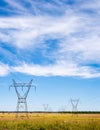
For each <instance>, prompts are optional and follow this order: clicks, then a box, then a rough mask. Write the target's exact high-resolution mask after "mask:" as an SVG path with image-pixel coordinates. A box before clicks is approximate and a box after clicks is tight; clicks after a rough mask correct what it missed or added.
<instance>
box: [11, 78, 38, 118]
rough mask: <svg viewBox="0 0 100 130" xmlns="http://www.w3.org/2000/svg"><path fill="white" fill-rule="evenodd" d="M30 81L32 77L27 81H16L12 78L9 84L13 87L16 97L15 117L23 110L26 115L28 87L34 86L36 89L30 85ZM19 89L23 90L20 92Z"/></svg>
mask: <svg viewBox="0 0 100 130" xmlns="http://www.w3.org/2000/svg"><path fill="white" fill-rule="evenodd" d="M32 82H33V79H32V80H31V81H30V82H29V83H17V82H16V81H15V80H13V85H11V86H10V87H14V88H15V91H16V94H17V97H18V102H17V107H16V110H17V113H16V117H18V115H19V113H21V112H25V116H26V117H28V107H27V101H26V99H27V96H28V93H29V90H30V88H31V87H35V89H36V86H34V85H32ZM20 88H21V89H20ZM24 89H25V90H24ZM21 90H22V91H24V92H23V93H21ZM21 108H23V111H20V109H21Z"/></svg>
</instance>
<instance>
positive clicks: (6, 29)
mask: <svg viewBox="0 0 100 130" xmlns="http://www.w3.org/2000/svg"><path fill="white" fill-rule="evenodd" d="M6 2H7V3H8V4H9V5H10V6H13V8H14V9H16V8H17V12H18V11H19V14H20V15H18V16H13V17H5V18H4V17H2V18H0V42H4V43H5V44H8V45H9V44H12V45H14V46H15V47H16V48H17V50H18V49H23V50H24V51H25V50H27V49H33V50H34V48H35V49H37V47H41V48H44V47H45V48H44V49H47V48H48V45H44V44H46V43H45V39H52V38H56V39H60V40H59V42H58V46H57V47H58V50H57V51H56V52H55V53H54V52H53V54H54V55H52V57H51V58H55V59H56V60H55V62H54V63H53V64H49V65H48V66H43V65H39V64H38V65H37V64H35V63H34V61H32V63H31V64H29V63H26V62H25V63H24V64H22V65H19V66H16V65H15V67H13V66H12V67H11V68H13V71H14V72H22V73H26V74H32V75H38V76H39V75H43V76H49V75H53V76H55V75H57V76H80V77H87V78H88V77H100V73H99V72H98V70H97V69H96V68H95V67H92V66H89V64H92V63H93V64H100V38H99V36H100V18H99V15H98V12H100V9H99V8H98V6H99V5H100V2H97V1H95V0H92V2H90V1H88V2H83V4H82V5H80V4H79V5H80V6H79V7H78V8H76V5H77V4H75V6H73V8H71V5H70V6H68V5H66V4H65V3H64V2H61V1H60V0H58V1H57V0H56V1H55V2H54V3H55V4H52V3H50V2H47V3H46V5H45V4H44V2H42V5H43V9H44V10H42V8H41V9H39V8H38V6H39V7H40V5H41V3H40V2H36V1H32V0H29V1H28V2H29V3H30V4H33V5H32V6H31V7H30V9H31V10H30V12H31V13H32V11H33V13H34V12H35V14H36V15H31V13H30V12H29V11H28V10H27V7H25V5H24V4H23V3H17V2H15V1H11V0H6ZM77 2H78V1H77ZM80 2H81V0H80ZM93 2H95V3H93ZM87 3H88V4H87ZM97 3H98V4H97ZM59 5H61V10H62V12H59V8H60V7H59ZM51 7H52V9H53V11H55V10H57V11H58V13H60V15H54V14H52V15H51V14H50V13H46V14H45V11H47V12H49V11H51V10H50V8H51ZM86 9H91V10H93V11H94V12H95V14H93V15H92V13H91V12H86V11H85V12H84V10H86ZM81 10H82V11H81ZM41 11H43V13H41ZM22 12H25V13H24V15H23V16H22ZM61 13H62V15H61ZM44 14H45V15H44ZM93 16H94V17H93ZM46 47H47V48H46ZM52 50H53V48H52ZM50 56H51V55H50ZM20 62H21V61H19V63H20ZM0 73H1V74H2V72H0Z"/></svg>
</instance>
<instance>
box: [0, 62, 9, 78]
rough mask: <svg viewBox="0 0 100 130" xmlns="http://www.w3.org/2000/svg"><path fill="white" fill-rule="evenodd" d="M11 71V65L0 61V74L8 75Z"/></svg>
mask: <svg viewBox="0 0 100 130" xmlns="http://www.w3.org/2000/svg"><path fill="white" fill-rule="evenodd" d="M9 71H10V68H9V66H8V65H6V64H3V63H1V62H0V76H5V75H7V74H8V73H9Z"/></svg>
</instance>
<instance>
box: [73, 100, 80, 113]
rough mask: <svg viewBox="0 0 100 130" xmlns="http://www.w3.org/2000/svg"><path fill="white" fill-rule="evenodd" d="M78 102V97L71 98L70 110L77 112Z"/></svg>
mask: <svg viewBox="0 0 100 130" xmlns="http://www.w3.org/2000/svg"><path fill="white" fill-rule="evenodd" d="M78 103H79V99H71V104H72V112H73V113H77V112H78Z"/></svg>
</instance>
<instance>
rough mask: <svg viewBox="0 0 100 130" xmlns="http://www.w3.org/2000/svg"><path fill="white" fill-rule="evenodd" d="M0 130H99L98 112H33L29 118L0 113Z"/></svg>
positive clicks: (99, 118)
mask: <svg viewBox="0 0 100 130" xmlns="http://www.w3.org/2000/svg"><path fill="white" fill-rule="evenodd" d="M0 130H100V114H79V115H72V114H60V113H59V114H57V113H51V114H50V113H45V114H43V113H33V114H29V119H27V118H25V117H22V115H21V116H20V117H18V118H17V119H16V118H15V114H13V113H11V114H7V113H5V114H0Z"/></svg>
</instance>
